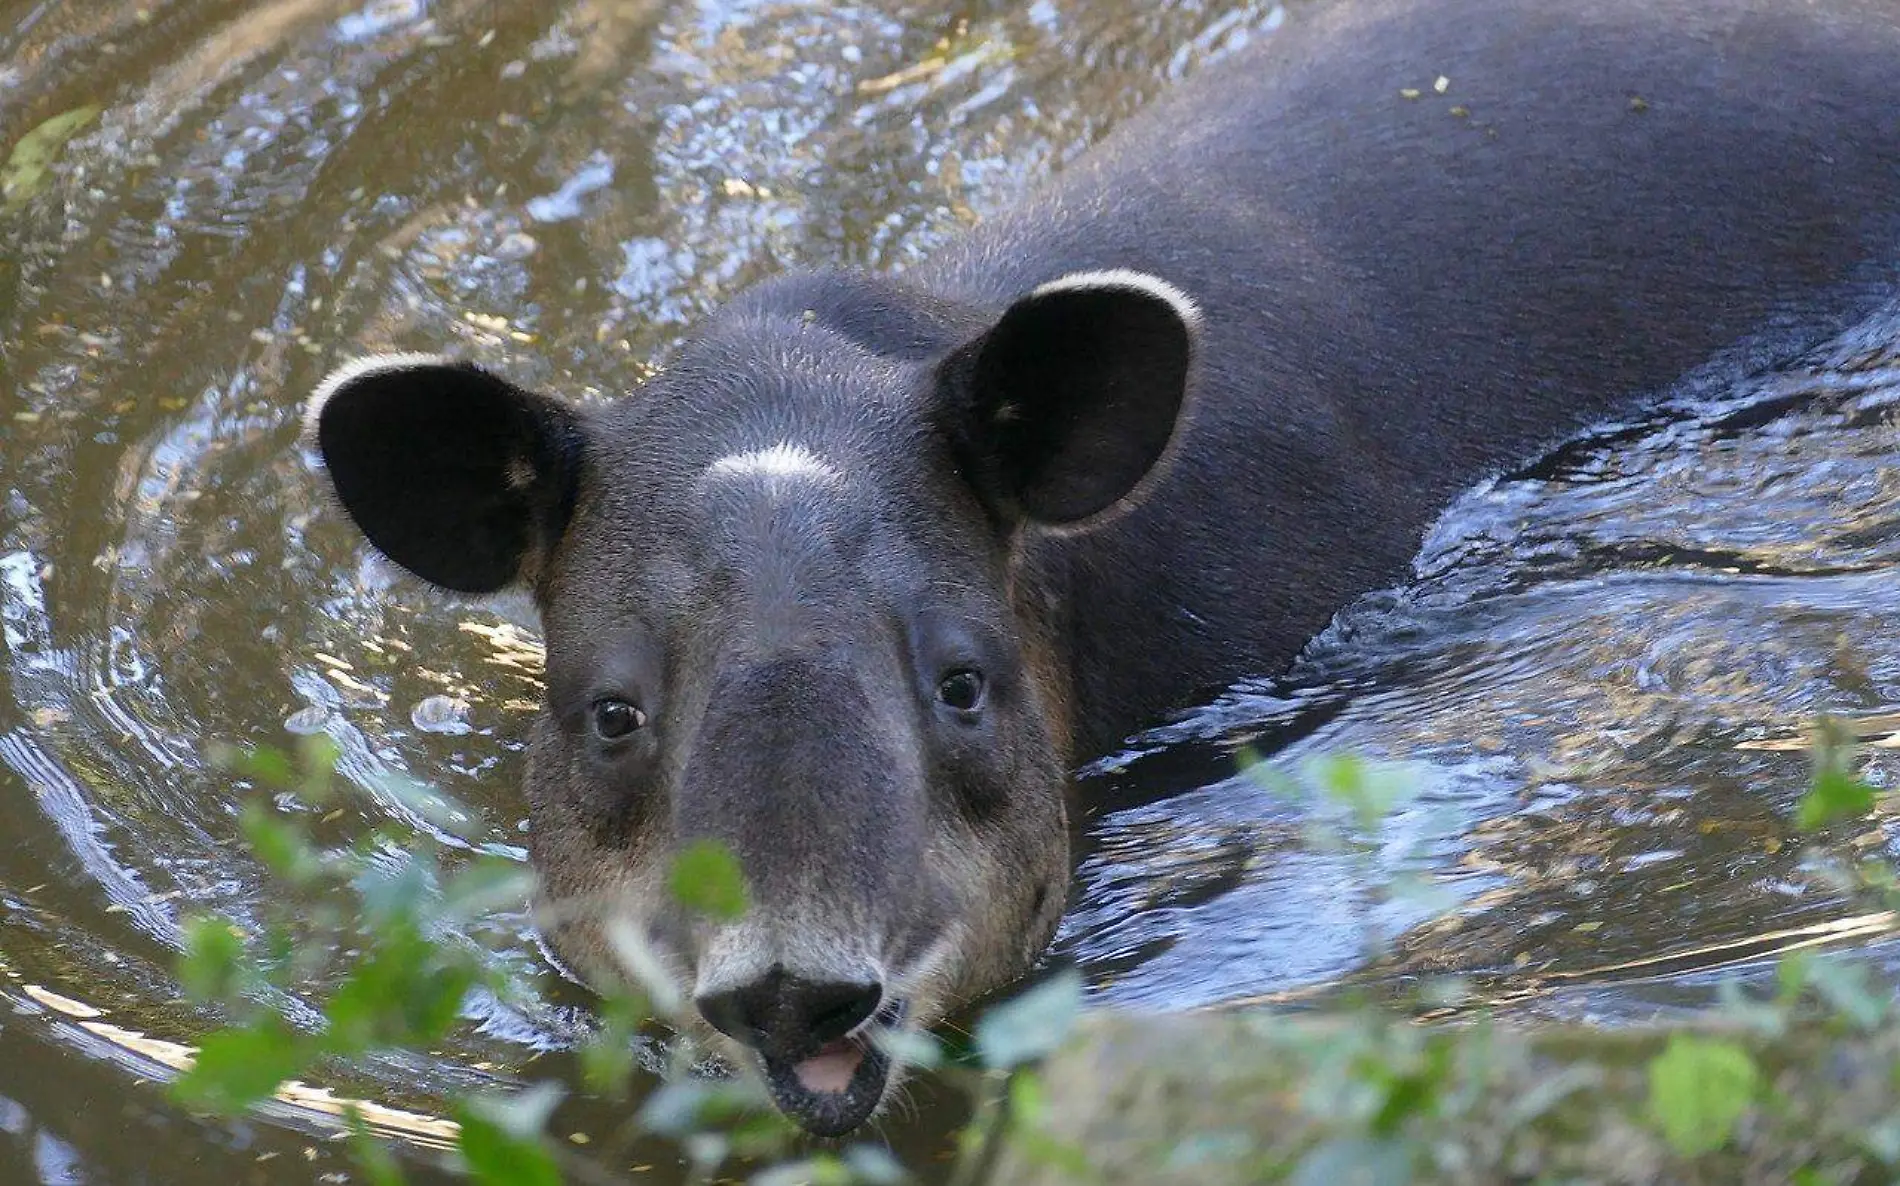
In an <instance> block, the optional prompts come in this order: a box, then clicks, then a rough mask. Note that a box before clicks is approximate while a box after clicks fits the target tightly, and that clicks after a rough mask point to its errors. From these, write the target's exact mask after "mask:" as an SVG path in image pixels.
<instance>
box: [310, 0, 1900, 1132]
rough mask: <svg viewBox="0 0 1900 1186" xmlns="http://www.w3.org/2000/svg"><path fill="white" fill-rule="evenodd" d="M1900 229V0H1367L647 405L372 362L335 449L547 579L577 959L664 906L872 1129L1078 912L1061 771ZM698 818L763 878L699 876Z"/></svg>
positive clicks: (466, 370)
mask: <svg viewBox="0 0 1900 1186" xmlns="http://www.w3.org/2000/svg"><path fill="white" fill-rule="evenodd" d="M1440 77H1444V78H1446V79H1448V80H1449V90H1448V93H1447V94H1445V95H1442V96H1441V95H1439V94H1438V93H1437V91H1436V90H1435V88H1434V85H1433V84H1434V80H1435V79H1437V78H1440ZM1897 265H1900V3H1896V2H1895V0H1596V2H1593V3H1590V4H1583V5H1573V4H1553V3H1548V2H1547V0H1340V2H1338V3H1335V4H1333V5H1331V6H1329V7H1326V8H1325V9H1323V10H1319V11H1311V10H1303V11H1302V12H1301V14H1300V15H1298V16H1297V17H1295V18H1294V19H1292V20H1291V21H1289V24H1288V27H1287V28H1285V29H1284V30H1283V31H1281V32H1279V33H1276V34H1274V35H1273V37H1272V38H1271V40H1270V42H1269V43H1268V44H1266V45H1265V46H1264V47H1262V48H1260V49H1258V50H1255V51H1252V52H1250V53H1248V54H1246V55H1245V56H1243V57H1242V58H1241V59H1239V60H1236V61H1231V62H1228V63H1224V64H1222V65H1219V66H1217V67H1213V68H1210V69H1209V70H1208V71H1206V72H1205V73H1204V74H1203V75H1202V76H1200V77H1198V78H1197V79H1196V80H1194V81H1193V82H1191V83H1189V84H1188V85H1186V86H1184V87H1182V88H1180V89H1179V90H1178V91H1177V92H1176V93H1175V94H1174V95H1172V96H1171V97H1169V98H1167V99H1165V100H1164V101H1162V102H1161V103H1160V104H1158V105H1157V106H1156V107H1155V108H1154V109H1152V110H1151V111H1149V112H1148V113H1147V114H1145V115H1143V116H1141V117H1139V118H1137V119H1135V120H1133V121H1131V122H1130V123H1129V124H1128V125H1127V126H1126V127H1124V128H1123V129H1122V130H1120V131H1119V132H1117V133H1116V134H1115V135H1114V136H1112V137H1111V138H1109V139H1108V140H1107V141H1106V142H1105V143H1103V144H1102V145H1100V146H1099V147H1097V148H1096V149H1095V150H1093V151H1092V152H1091V153H1089V154H1088V155H1086V156H1084V157H1083V158H1082V159H1081V160H1080V161H1078V162H1077V163H1076V164H1075V165H1074V166H1072V167H1071V168H1069V169H1068V170H1066V171H1065V172H1064V173H1063V175H1062V176H1061V177H1059V178H1058V179H1056V180H1055V181H1054V182H1053V183H1052V184H1050V185H1048V186H1046V187H1045V188H1043V189H1042V190H1040V191H1039V192H1038V193H1036V194H1034V195H1032V196H1031V197H1029V198H1028V199H1027V200H1025V201H1024V202H1023V203H1021V204H1020V205H1019V206H1018V207H1016V208H1015V209H1014V210H1013V211H1011V212H1009V213H1007V214H1006V215H1004V216H1002V217H1000V218H998V219H996V220H994V221H992V222H989V223H987V224H985V225H983V226H981V227H979V228H977V229H975V230H973V231H971V232H969V233H968V234H966V235H965V236H964V237H962V238H961V239H960V240H958V241H955V242H952V243H950V244H949V245H947V246H946V247H944V248H943V249H942V250H941V251H940V252H938V253H937V254H936V256H935V257H934V258H932V259H931V260H929V261H928V262H926V263H924V264H923V265H921V266H919V267H917V268H916V269H915V270H914V271H912V272H910V273H909V274H907V275H903V276H899V277H886V276H876V275H865V274H856V273H839V272H826V273H817V274H794V275H789V276H786V277H783V278H781V279H778V280H775V281H772V282H769V283H767V284H765V285H763V286H761V287H759V288H757V289H755V290H753V291H751V292H750V293H748V294H746V295H744V296H742V297H741V298H739V299H738V300H737V301H735V302H733V303H732V304H731V305H729V306H728V307H727V308H725V309H724V310H722V311H720V312H719V313H717V314H716V315H714V316H712V317H711V318H710V319H708V321H707V322H706V324H704V325H703V326H701V327H700V328H699V330H698V331H697V332H696V333H695V334H693V335H692V336H691V337H690V338H689V339H688V340H686V341H685V342H684V343H683V344H682V345H681V346H680V347H679V348H678V350H677V351H676V352H675V353H674V355H673V356H672V357H671V359H670V360H669V362H668V363H667V365H666V367H665V369H664V370H663V371H662V372H661V373H660V374H659V376H658V377H656V378H654V379H653V380H652V381H650V382H648V383H647V384H646V385H645V386H644V387H643V388H642V389H641V390H639V391H637V392H634V393H633V394H631V395H629V396H628V397H627V398H625V399H623V400H620V401H617V402H614V403H612V404H609V405H607V406H602V407H597V408H588V409H580V408H576V407H570V406H567V405H564V404H562V403H559V402H557V401H555V400H552V399H549V398H546V397H543V396H540V395H536V394H531V393H529V392H525V391H522V390H520V389H518V388H516V387H513V386H511V385H510V384H509V383H507V382H506V381H504V380H503V379H501V378H498V377H495V376H492V375H489V374H487V373H484V372H482V371H480V370H477V369H475V368H473V367H469V366H465V365H458V364H451V363H447V362H443V361H441V360H437V359H432V358H425V357H420V356H397V357H388V358H379V359H370V360H366V361H364V362H362V363H358V364H355V365H353V366H351V367H348V368H346V369H345V370H344V371H342V372H339V373H338V374H337V375H335V376H333V377H332V378H331V379H330V380H329V381H327V382H326V383H325V384H324V387H323V389H322V390H321V391H320V392H319V402H318V404H317V406H316V409H315V411H316V415H315V418H314V423H315V440H316V444H317V448H318V451H319V453H320V455H321V458H322V460H323V463H324V464H325V466H326V468H327V470H328V473H329V475H330V477H331V479H332V482H333V483H334V486H335V489H336V492H337V494H338V496H339V498H340V500H341V503H342V505H343V507H344V508H345V509H346V510H347V511H348V513H349V514H350V516H351V517H352V518H353V519H354V520H355V521H356V523H357V524H358V525H359V526H360V527H361V528H362V530H363V532H364V533H365V534H366V535H367V536H368V538H369V540H370V541H371V542H372V543H374V544H375V545H376V546H377V547H378V548H379V549H381V550H382V551H383V552H384V553H386V554H387V555H388V556H389V557H391V558H392V559H393V560H395V561H396V562H397V563H399V564H401V565H403V566H405V567H407V568H408V569H410V570H411V571H413V572H414V573H416V574H417V575H419V576H421V577H422V578H424V579H425V580H428V581H431V582H434V583H435V584H437V585H440V586H443V587H446V588H448V589H452V590H463V591H472V592H481V591H489V590H495V589H498V588H501V587H503V586H507V585H511V584H517V583H518V584H522V585H525V586H526V587H527V588H529V589H531V590H532V592H533V594H534V596H535V598H536V601H537V604H538V605H539V608H540V611H541V614H542V617H543V624H544V629H545V636H546V644H547V695H546V705H545V709H544V711H543V712H542V713H541V714H540V716H539V718H538V719H537V721H536V724H535V726H534V729H533V736H532V743H531V746H530V759H529V766H528V775H527V793H528V796H529V800H530V803H531V809H532V815H533V854H534V862H535V865H536V867H537V869H538V870H539V872H540V874H541V875H542V880H543V895H544V899H545V901H544V905H545V906H546V907H547V908H548V909H547V911H546V915H547V919H548V921H547V923H546V926H545V929H546V932H547V936H548V938H549V939H550V941H551V942H552V944H553V947H554V949H555V950H556V951H557V952H558V953H560V954H561V955H562V956H563V957H564V959H565V960H566V962H568V963H569V964H571V965H573V966H574V967H576V968H577V969H580V970H581V971H582V972H583V973H584V974H597V973H599V972H600V971H601V970H602V969H604V968H606V967H608V966H609V965H610V963H611V960H610V955H609V952H610V947H611V945H610V943H609V942H608V940H607V937H606V924H607V923H608V922H609V920H619V921H621V922H624V923H626V924H628V925H631V926H632V927H634V928H635V929H636V930H637V931H638V933H640V934H642V935H644V936H645V937H646V938H647V940H648V941H649V942H650V943H652V944H653V946H654V948H655V950H657V951H658V952H659V953H660V954H661V956H662V957H663V959H664V960H665V961H666V962H667V963H668V964H669V966H671V968H672V969H673V970H674V971H675V972H676V973H677V974H678V975H679V976H680V977H681V979H682V980H683V982H684V984H685V985H686V986H688V988H689V990H690V993H691V995H692V998H693V1000H694V1001H695V1002H696V1004H697V1006H698V1009H699V1011H700V1013H701V1014H702V1015H703V1017H704V1019H705V1020H706V1021H707V1022H708V1023H709V1024H710V1025H711V1026H712V1027H713V1028H715V1029H717V1030H718V1031H720V1032H722V1033H724V1034H725V1035H727V1036H728V1037H730V1038H731V1039H733V1040H734V1041H735V1042H737V1043H739V1044H741V1045H743V1046H744V1047H747V1048H750V1050H751V1051H753V1052H756V1055H757V1056H758V1057H759V1058H760V1059H761V1061H762V1065H763V1067H764V1069H765V1072H766V1074H767V1076H768V1078H769V1080H770V1082H771V1083H772V1085H773V1089H774V1092H775V1095H776V1097H777V1099H778V1101H779V1103H780V1105H781V1106H782V1107H783V1108H784V1109H785V1110H786V1111H787V1112H789V1113H790V1114H792V1115H793V1116H794V1117H795V1118H797V1119H798V1120H799V1121H800V1122H802V1123H803V1124H804V1125H805V1126H806V1127H807V1128H809V1129H811V1130H813V1131H815V1132H821V1133H839V1132H843V1131H846V1130H848V1129H849V1128H851V1127H853V1126H855V1125H856V1124H858V1123H860V1122H861V1121H863V1120H864V1119H865V1118H866V1117H867V1116H868V1115H870V1114H871V1113H872V1112H873V1111H874V1110H875V1109H876V1107H877V1106H878V1105H879V1103H880V1102H881V1101H882V1099H883V1098H884V1096H885V1095H886V1094H887V1092H888V1089H889V1079H890V1068H889V1067H888V1065H887V1060H886V1059H885V1057H884V1056H883V1055H882V1054H880V1053H879V1052H878V1051H877V1049H876V1046H875V1044H874V1043H872V1042H871V1041H869V1038H868V1031H869V1029H870V1028H871V1027H874V1026H877V1025H900V1024H901V1025H912V1026H915V1025H927V1024H930V1023H932V1022H934V1021H936V1020H937V1019H939V1018H940V1017H942V1016H943V1014H944V1013H945V1011H946V1010H947V1009H949V1008H951V1007H953V1006H954V1005H956V1004H957V1003H958V1002H961V1001H964V1000H967V999H969V998H970V997H972V996H974V995H976V994H979V993H981V992H983V991H986V990H988V989H991V988H994V987H997V986H999V985H1001V984H1003V983H1006V982H1007V981H1008V980H1010V979H1011V978H1013V977H1015V976H1017V975H1019V974H1020V973H1022V972H1023V971H1025V970H1026V969H1027V968H1028V967H1029V966H1030V964H1031V962H1032V961H1033V960H1034V959H1035V958H1036V956H1037V955H1038V953H1039V952H1040V951H1041V950H1042V948H1043V947H1044V945H1045V944H1046V943H1047V942H1048V939H1049V937H1050V935H1051V932H1052V931H1053V929H1054V927H1055V925H1056V922H1057V919H1058V916H1059V915H1060V913H1061V910H1062V907H1063V903H1064V898H1065V891H1066V887H1067V885H1068V883H1069V879H1070V876H1071V869H1070V862H1069V855H1068V829H1067V824H1066V819H1067V804H1066V793H1067V773H1066V772H1067V771H1068V770H1069V768H1070V766H1071V764H1072V763H1074V762H1076V761H1078V760H1081V759H1083V758H1086V757H1088V756H1090V755H1092V754H1095V753H1098V752H1100V751H1101V750H1102V749H1103V748H1104V747H1106V746H1108V745H1110V744H1112V743H1114V742H1115V741H1116V740H1117V739H1119V738H1121V737H1122V736H1124V735H1125V734H1126V733H1128V732H1129V731H1131V730H1132V729H1135V728H1137V727H1139V726H1141V725H1143V724H1144V723H1150V722H1153V721H1155V720H1156V719H1157V718H1159V717H1160V716H1162V715H1163V714H1165V713H1166V712H1168V711H1169V710H1170V709H1175V708H1179V707H1182V706H1185V705H1187V704H1188V703H1190V702H1191V701H1192V700H1193V699H1194V698H1195V697H1197V696H1199V695H1202V694H1204V693H1206V692H1207V691H1209V690H1211V689H1216V688H1218V687H1220V686H1221V685H1223V684H1225V683H1228V682H1230V681H1232V680H1235V679H1237V678H1241V677H1245V676H1253V675H1262V674H1272V673H1273V672H1275V671H1276V670H1278V669H1280V668H1282V667H1283V666H1284V665H1285V664H1286V662H1287V661H1288V660H1289V659H1290V658H1291V657H1292V656H1293V655H1294V654H1295V652H1296V651H1297V650H1298V649H1299V647H1300V646H1301V645H1302V643H1303V642H1304V641H1305V640H1306V639H1308V637H1309V636H1310V635H1312V634H1313V633H1314V632H1315V631H1316V630H1318V629H1319V628H1320V627H1322V626H1323V625H1324V624H1325V623H1326V621H1327V620H1328V618H1329V616H1330V615H1331V614H1332V613H1333V612H1334V611H1336V610H1337V609H1338V608H1340V607H1341V606H1342V605H1344V604H1345V603H1347V602H1348V601H1350V600H1351V599H1352V598H1353V597H1354V596H1355V595H1357V594H1360V593H1362V592H1365V591H1367V590H1370V589H1373V588H1376V587H1379V586H1381V585H1384V584H1389V583H1391V582H1393V581H1394V580H1395V579H1397V578H1399V577H1401V576H1402V575H1403V574H1404V571H1405V568H1406V564H1407V561H1408V560H1409V558H1410V557H1411V556H1412V555H1413V553H1414V551H1415V549H1416V547H1417V545H1418V541H1419V538H1420V534H1421V531H1422V529H1423V528H1424V527H1425V526H1426V525H1427V523H1428V521H1429V519H1430V518H1431V517H1432V516H1433V515H1434V514H1435V513H1436V512H1437V511H1438V509H1440V508H1441V507H1442V506H1443V505H1444V504H1445V503H1446V502H1447V501H1448V500H1449V498H1450V497H1451V496H1452V495H1453V494H1455V493H1456V492H1458V491H1459V490H1460V489H1461V488H1464V487H1467V486H1468V485H1470V484H1471V483H1473V482H1475V481H1477V480H1479V479H1481V478H1483V477H1484V476H1486V475H1487V474H1491V473H1496V472H1498V471H1499V470H1500V469H1501V468H1503V467H1506V466H1509V465H1511V464H1513V463H1517V462H1521V461H1525V460H1528V459H1530V458H1531V457H1533V456H1534V455H1535V454H1536V453H1537V452H1538V451H1539V450H1540V449H1542V448H1544V447H1546V446H1548V445H1550V444H1553V443H1555V442H1557V441H1559V440H1561V439H1562V438H1563V437H1564V436H1565V435H1566V434H1572V433H1574V432H1575V431H1577V430H1578V429H1579V428H1581V427H1583V426H1585V425H1586V424H1588V423H1589V422H1590V421H1592V420H1599V419H1602V418H1603V417H1605V416H1608V415H1611V414H1613V413H1615V412H1616V411H1617V410H1619V409H1620V408H1623V407H1626V406H1628V404H1629V403H1630V402H1631V401H1636V400H1641V399H1644V398H1654V397H1656V396H1657V395H1658V394H1659V393H1663V392H1665V391H1667V390H1668V389H1670V388H1671V387H1672V386H1674V385H1676V384H1678V383H1680V382H1681V381H1683V379H1684V377H1685V376H1688V375H1692V374H1695V373H1702V374H1707V375H1718V376H1719V375H1721V374H1735V373H1739V372H1740V371H1741V370H1742V369H1744V368H1747V367H1750V366H1757V365H1761V364H1764V363H1767V362H1772V361H1774V360H1776V359H1778V358H1785V357H1787V356H1788V355H1789V354H1791V353H1793V352H1795V351H1797V350H1799V349H1800V348H1801V347H1803V346H1804V345H1806V344H1810V343H1813V342H1815V341H1818V340H1820V339H1823V338H1825V337H1827V336H1830V335H1831V334H1833V333H1835V332H1837V331H1839V330H1840V329H1841V328H1843V327H1844V326H1846V325H1847V324H1849V323H1850V322H1852V321H1853V320H1855V319H1856V318H1858V317H1861V316H1864V315H1866V314H1867V313H1869V312H1871V311H1872V310H1873V309H1875V308H1876V307H1877V306H1878V305H1880V304H1881V303H1882V302H1884V301H1886V300H1889V299H1891V298H1892V296H1893V294H1894V293H1895V291H1896V283H1895V282H1896V276H1897V275H1900V268H1897ZM698 838H712V839H715V840H718V841H721V842H723V843H725V844H726V845H728V846H730V848H731V850H732V851H733V852H734V853H735V854H736V855H737V857H738V858H739V860H740V862H741V864H742V867H743V869H744V872H745V875H746V878H747V880H748V882H749V885H750V889H751V895H750V896H751V899H752V902H753V908H752V909H751V911H750V912H748V913H747V915H746V916H745V917H744V918H743V919H742V920H740V921H737V922H712V921H708V920H706V919H704V918H698V917H691V916H688V915H687V914H685V913H684V912H682V911H681V910H680V909H679V908H678V907H677V906H675V905H674V904H673V903H672V901H671V899H670V897H669V895H668V894H667V893H666V892H665V890H664V885H665V875H666V871H667V869H668V868H669V864H670V861H671V859H672V857H673V855H674V854H675V853H677V852H678V851H679V849H680V848H681V846H682V845H684V844H686V843H688V842H691V841H693V840H695V839H698Z"/></svg>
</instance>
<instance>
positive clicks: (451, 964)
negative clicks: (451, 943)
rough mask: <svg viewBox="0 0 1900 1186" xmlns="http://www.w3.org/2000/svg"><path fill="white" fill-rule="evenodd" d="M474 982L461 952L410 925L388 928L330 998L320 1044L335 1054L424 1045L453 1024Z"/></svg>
mask: <svg viewBox="0 0 1900 1186" xmlns="http://www.w3.org/2000/svg"><path fill="white" fill-rule="evenodd" d="M475 981H476V971H475V968H474V967H473V966H472V963H471V960H470V957H468V956H466V955H465V954H464V953H461V952H459V951H458V952H451V951H449V950H447V949H445V948H442V947H440V946H438V945H436V944H434V943H431V942H430V941H429V940H427V939H426V938H424V937H423V936H422V935H421V934H420V933H419V932H417V931H416V929H415V927H414V925H413V924H410V925H401V926H392V927H391V928H389V929H388V930H386V931H384V932H383V933H382V934H381V935H379V936H378V937H377V940H376V943H375V945H374V946H373V947H372V948H371V949H370V952H369V954H368V955H367V956H366V957H365V958H364V959H363V960H362V961H361V962H360V963H358V964H357V966H356V968H355V970H354V971H352V972H351V973H350V975H349V977H348V978H347V979H346V980H344V982H343V983H342V985H341V986H339V987H338V988H337V990H336V994H335V995H334V996H332V997H331V998H330V1002H329V1004H328V1006H327V1007H326V1008H325V1009H324V1017H325V1019H326V1020H327V1021H328V1022H329V1023H330V1024H329V1030H328V1032H327V1033H326V1035H325V1042H324V1045H325V1047H326V1048H327V1049H329V1050H331V1051H333V1052H335V1053H339V1054H353V1053H357V1052H360V1051H363V1050H367V1049H371V1048H373V1047H376V1046H379V1045H387V1046H410V1047H425V1046H428V1045H429V1044H430V1043H432V1042H434V1041H436V1040H437V1039H439V1038H440V1037H441V1036H442V1035H443V1034H445V1033H447V1032H448V1029H449V1027H450V1026H451V1025H454V1024H455V1020H456V1018H457V1017H458V1016H460V1015H461V1009H462V999H463V998H464V997H466V996H467V995H468V991H469V989H471V988H472V987H474V985H475Z"/></svg>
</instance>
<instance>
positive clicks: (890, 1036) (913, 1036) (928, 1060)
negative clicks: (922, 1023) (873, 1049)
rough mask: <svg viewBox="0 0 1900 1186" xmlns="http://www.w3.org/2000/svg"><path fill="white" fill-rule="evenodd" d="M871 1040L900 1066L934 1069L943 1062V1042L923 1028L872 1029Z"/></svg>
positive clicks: (921, 1069)
mask: <svg viewBox="0 0 1900 1186" xmlns="http://www.w3.org/2000/svg"><path fill="white" fill-rule="evenodd" d="M871 1041H872V1042H874V1043H876V1044H877V1048H878V1049H879V1050H882V1051H883V1052H884V1053H885V1054H887V1055H889V1056H890V1057H891V1059H892V1060H893V1061H895V1062H897V1063H898V1064H899V1065H900V1066H906V1067H915V1068H916V1069H918V1070H920V1071H934V1070H936V1069H937V1068H938V1067H940V1066H942V1065H943V1064H944V1051H943V1043H941V1042H939V1041H938V1040H937V1039H936V1038H935V1037H934V1036H933V1035H931V1034H929V1033H927V1032H925V1031H923V1030H906V1029H881V1028H880V1029H873V1030H872V1031H871Z"/></svg>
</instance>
